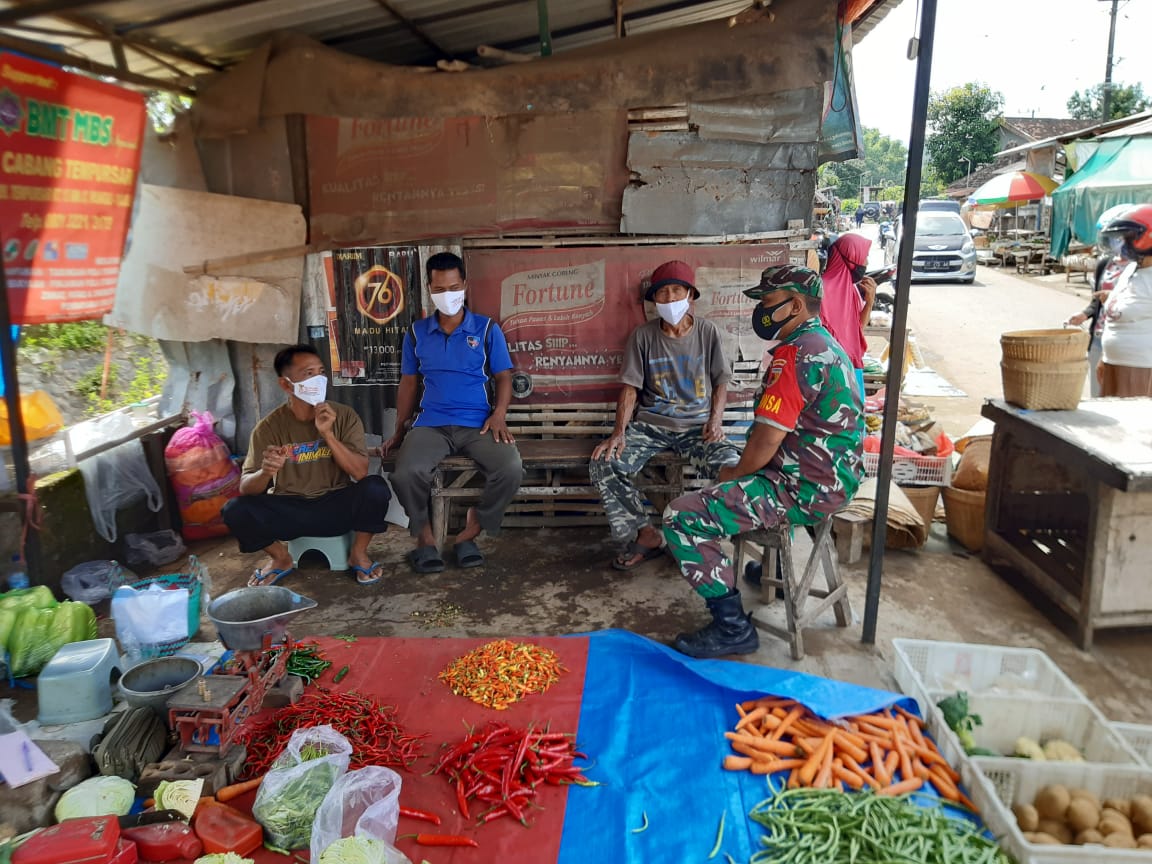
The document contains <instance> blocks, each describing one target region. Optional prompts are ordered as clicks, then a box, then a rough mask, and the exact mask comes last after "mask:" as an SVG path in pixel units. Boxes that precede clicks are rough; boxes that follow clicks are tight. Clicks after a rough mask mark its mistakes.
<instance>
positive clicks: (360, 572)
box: [348, 561, 384, 585]
mask: <svg viewBox="0 0 1152 864" xmlns="http://www.w3.org/2000/svg"><path fill="white" fill-rule="evenodd" d="M348 569H349V570H351V571H352V572H353V573H355V574H356V584H357V585H375V584H376V583H377V582H379V581H380V580H381V579H383V578H384V568H383V567H382V566H381V564H380V562H379V561H373V562H372V566H371V567H357V566H356V565H355V564H353V565H352V566H351V567H349V568H348ZM373 573H375V574H376V575H375V576H373V575H372V574H373Z"/></svg>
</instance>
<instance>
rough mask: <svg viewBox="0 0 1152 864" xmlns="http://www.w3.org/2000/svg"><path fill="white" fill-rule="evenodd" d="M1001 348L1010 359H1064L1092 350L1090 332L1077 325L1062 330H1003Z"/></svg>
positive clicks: (1045, 360)
mask: <svg viewBox="0 0 1152 864" xmlns="http://www.w3.org/2000/svg"><path fill="white" fill-rule="evenodd" d="M1000 352H1001V354H1002V358H1003V359H1004V360H1005V361H1007V360H1024V361H1026V362H1029V363H1063V362H1065V361H1067V360H1082V359H1083V358H1084V357H1085V355H1086V354H1087V353H1088V332H1087V331H1086V330H1080V329H1078V328H1075V327H1071V328H1067V327H1066V328H1064V329H1061V330H1014V331H1012V332H1010V333H1002V334H1000Z"/></svg>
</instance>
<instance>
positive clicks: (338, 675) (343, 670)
mask: <svg viewBox="0 0 1152 864" xmlns="http://www.w3.org/2000/svg"><path fill="white" fill-rule="evenodd" d="M350 668H351V667H349V666H342V667H341V668H340V671H339V672H337V673H336V675H335V676H334V677H333V678H332V683H333V684H339V683H340V682H341V681H343V680H344V676H345V675H347V674H348V670H349V669H350Z"/></svg>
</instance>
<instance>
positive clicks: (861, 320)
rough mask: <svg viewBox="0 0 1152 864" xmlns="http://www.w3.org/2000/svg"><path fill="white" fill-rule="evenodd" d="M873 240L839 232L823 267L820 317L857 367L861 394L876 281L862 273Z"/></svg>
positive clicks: (865, 267)
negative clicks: (822, 297)
mask: <svg viewBox="0 0 1152 864" xmlns="http://www.w3.org/2000/svg"><path fill="white" fill-rule="evenodd" d="M871 248H872V241H871V240H869V239H868V238H867V237H862V236H861V235H859V234H841V235H840V236H839V237H838V238H837V239H836V242H835V243H833V244H832V247H831V248H830V249H829V250H828V266H827V267H826V268H825V269H824V302H823V304H822V306H821V308H820V319H821V320H822V321H823V322H824V326H825V327H827V328H828V330H829V331H830V332H831V333H832V335H833V336H834V337H835V338H836V341H837V342H839V343H840V345H841V347H843V349H844V351H845V352H846V353H847V354H848V359H849V360H851V361H852V367H853V368H854V369H855V370H856V382H857V383H858V384H859V385H860V397H861V398H863V397H864V349H865V347H866V346H865V341H864V327H865V326H866V325H867V324H868V317H869V316H870V315H871V314H872V303H873V301H874V300H875V299H876V282H875V280H873V279H872V277H870V276H865V275H864V272H865V271H866V270H867V269H868V251H869V250H870V249H871Z"/></svg>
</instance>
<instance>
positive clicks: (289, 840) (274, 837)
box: [252, 745, 340, 849]
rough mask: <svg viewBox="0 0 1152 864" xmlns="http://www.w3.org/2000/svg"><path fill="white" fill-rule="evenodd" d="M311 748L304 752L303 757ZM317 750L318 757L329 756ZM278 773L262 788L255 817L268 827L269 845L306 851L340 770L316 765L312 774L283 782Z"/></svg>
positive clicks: (320, 763)
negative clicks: (314, 824)
mask: <svg viewBox="0 0 1152 864" xmlns="http://www.w3.org/2000/svg"><path fill="white" fill-rule="evenodd" d="M310 746H311V745H307V746H306V747H304V748H302V749H301V754H300V755H301V757H305V753H304V750H307V749H308V747H310ZM314 749H317V750H318V751H319V752H318V756H325V755H327V754H326V753H324V752H323V750H321V749H320V748H314ZM304 764H308V762H307V761H306V762H305V763H304ZM275 772H276V769H275V768H273V770H272V772H270V773H269V775H268V776H267V777H266V778H265V779H264V783H263V784H262V785H261V786H260V793H259V794H258V795H257V796H256V803H255V804H254V805H253V806H252V815H253V816H255V817H256V821H257V822H259V823H260V824H261V825H263V826H264V830H265V831H266V832H267V837H266V840H267V842H268V843H270V844H271V845H273V846H276V847H277V848H279V849H303V848H305V847H307V846H308V844H309V842H310V841H311V840H312V820H313V819H315V817H316V811H317V810H319V809H320V804H321V803H322V802H323V801H324V796H325V795H327V794H328V790H329V789H331V788H332V784H333V783H335V782H336V778H337V777H339V776H340V768H339V766H338V765H336V764H334V763H332V762H323V761H313V762H312V764H311V765H310V766H309V767H308V770H306V771H301V772H299V773H295V774H288V773H287V772H285V776H284V777H283V778H279V777H275V776H274V775H275ZM269 781H273V782H269Z"/></svg>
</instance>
